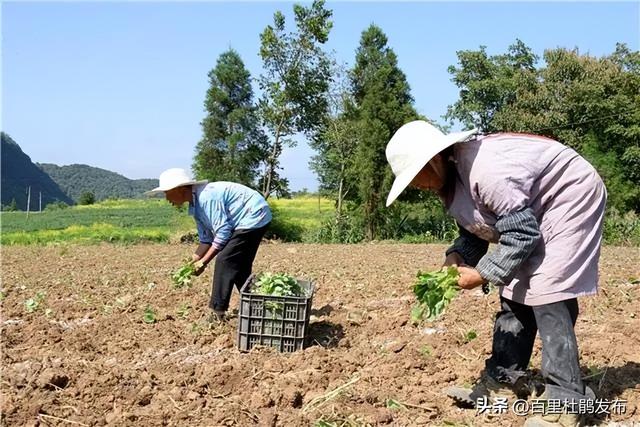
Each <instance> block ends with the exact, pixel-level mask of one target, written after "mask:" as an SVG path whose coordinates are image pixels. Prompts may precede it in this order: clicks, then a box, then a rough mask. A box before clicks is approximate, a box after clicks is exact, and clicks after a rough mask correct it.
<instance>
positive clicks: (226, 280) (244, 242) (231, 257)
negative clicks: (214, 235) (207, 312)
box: [209, 225, 268, 311]
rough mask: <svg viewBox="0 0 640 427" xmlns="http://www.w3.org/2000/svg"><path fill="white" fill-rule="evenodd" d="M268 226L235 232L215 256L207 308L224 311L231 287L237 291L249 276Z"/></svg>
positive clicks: (226, 307)
mask: <svg viewBox="0 0 640 427" xmlns="http://www.w3.org/2000/svg"><path fill="white" fill-rule="evenodd" d="M267 227H268V225H265V226H264V227H261V228H255V229H252V230H236V231H234V232H233V234H232V235H231V239H230V240H229V242H228V243H227V245H226V246H225V247H224V248H223V249H222V251H220V252H219V253H218V255H216V264H215V269H214V271H213V285H212V288H211V300H210V301H209V308H211V309H213V310H218V311H226V310H227V309H228V308H229V300H230V299H231V292H232V291H233V285H236V286H237V288H238V290H240V288H241V287H242V285H244V283H245V282H246V281H247V279H248V278H249V276H250V275H251V267H252V266H253V260H254V259H255V257H256V252H258V246H260V241H261V240H262V236H264V233H265V231H267Z"/></svg>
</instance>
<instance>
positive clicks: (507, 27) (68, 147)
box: [2, 1, 640, 190]
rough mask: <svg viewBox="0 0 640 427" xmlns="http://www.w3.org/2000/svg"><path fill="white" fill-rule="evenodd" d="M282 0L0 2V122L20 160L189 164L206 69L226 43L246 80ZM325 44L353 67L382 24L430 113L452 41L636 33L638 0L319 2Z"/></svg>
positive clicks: (125, 166)
mask: <svg viewBox="0 0 640 427" xmlns="http://www.w3.org/2000/svg"><path fill="white" fill-rule="evenodd" d="M292 4H293V3H292V2H190V3H187V2H65V3H56V2H33V3H30V2H3V3H2V129H3V130H4V131H6V132H7V133H9V134H10V135H11V136H12V137H13V139H15V140H16V142H18V144H20V146H21V147H22V149H23V151H25V152H26V153H27V154H28V155H29V156H30V157H31V159H32V160H33V161H35V162H40V163H56V164H58V165H65V164H72V163H84V164H89V165H91V166H97V167H101V168H104V169H108V170H112V171H115V172H118V173H121V174H123V175H124V176H126V177H129V178H156V177H157V176H158V175H159V174H160V172H162V171H163V170H164V169H167V168H169V167H184V168H187V169H189V168H190V165H191V159H192V156H193V150H194V147H195V144H196V142H197V141H198V140H199V138H200V137H201V134H202V130H201V127H200V121H201V120H202V118H203V117H204V110H203V101H204V96H205V92H206V90H207V87H208V78H207V73H208V72H209V70H210V69H211V68H213V67H214V66H215V63H216V60H217V58H218V56H219V55H220V54H221V53H222V52H224V51H225V50H227V49H229V48H230V47H232V48H233V49H235V50H236V51H238V52H239V54H240V55H241V57H242V59H243V61H244V62H245V65H246V67H247V69H248V70H249V71H250V72H251V74H252V76H253V77H254V78H257V77H258V76H259V75H260V73H261V70H262V69H261V60H260V58H259V56H258V50H259V34H260V33H261V32H262V30H263V29H264V28H265V26H266V25H268V24H271V23H272V16H273V13H274V12H275V11H276V10H281V11H282V12H284V13H285V15H286V16H287V17H288V18H290V17H291V9H292ZM327 7H329V8H331V9H332V10H333V12H334V13H333V21H334V27H333V30H332V32H331V34H330V38H329V42H328V44H327V45H328V46H327V47H328V49H329V50H334V51H335V52H336V56H337V57H338V59H340V60H341V61H343V62H346V63H347V64H348V65H350V66H351V65H353V62H354V57H355V50H356V48H357V47H358V44H359V41H360V35H361V33H362V31H363V30H364V29H365V28H367V27H368V26H369V25H370V24H372V23H375V24H376V25H378V26H379V27H381V28H382V30H383V31H384V32H385V33H386V34H387V36H388V38H389V45H390V47H391V48H393V49H394V51H395V52H396V54H397V55H398V59H399V65H400V67H401V68H402V70H403V71H404V72H405V73H406V75H407V78H408V81H409V84H410V85H411V89H412V94H413V96H414V98H415V100H416V102H415V105H416V108H417V109H418V111H419V112H420V113H422V114H425V115H426V116H428V117H430V118H432V119H436V120H440V121H442V119H441V116H442V115H443V114H445V112H446V109H447V106H448V105H450V104H452V103H453V102H455V101H456V99H457V96H458V91H457V89H456V87H455V86H454V85H453V83H451V81H450V75H449V74H448V73H447V67H448V66H449V65H454V64H456V51H458V50H466V49H478V47H479V46H480V45H486V46H487V50H488V52H489V53H490V54H498V53H503V52H505V51H506V49H507V47H508V46H509V45H510V44H512V43H513V42H514V41H515V39H516V38H519V39H521V40H522V41H524V42H525V44H527V45H528V46H529V47H531V48H532V49H533V50H534V52H535V53H536V54H538V55H542V52H543V51H544V49H547V48H555V47H567V48H574V47H577V48H579V49H580V51H581V52H582V53H589V54H591V55H594V56H602V55H606V54H610V53H611V52H613V50H614V49H615V44H616V42H623V43H627V44H628V45H629V47H630V48H631V49H633V50H638V49H639V44H640V2H638V1H635V2H618V3H614V2H479V1H476V2H362V1H360V2H328V3H327ZM312 154H313V151H312V150H310V149H309V148H308V147H307V146H306V144H305V143H304V141H301V143H300V144H299V145H298V146H297V147H296V148H293V149H287V150H286V151H285V153H284V154H283V157H282V164H283V166H284V176H287V177H288V178H289V179H290V182H291V187H292V189H293V190H298V189H301V188H303V187H306V188H309V189H315V188H316V186H317V182H316V178H315V176H314V174H313V173H312V172H311V171H310V170H309V168H308V160H309V157H310V156H311V155H312Z"/></svg>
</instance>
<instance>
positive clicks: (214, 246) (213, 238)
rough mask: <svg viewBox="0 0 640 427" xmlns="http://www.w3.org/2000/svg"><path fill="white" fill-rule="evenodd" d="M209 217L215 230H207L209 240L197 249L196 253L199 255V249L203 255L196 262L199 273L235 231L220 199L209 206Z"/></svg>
mask: <svg viewBox="0 0 640 427" xmlns="http://www.w3.org/2000/svg"><path fill="white" fill-rule="evenodd" d="M209 218H210V219H211V225H212V226H213V230H212V231H209V230H207V233H206V234H207V242H205V243H204V244H203V243H200V246H198V249H197V250H196V254H195V255H198V251H202V255H201V256H200V258H199V259H198V261H197V264H196V273H197V274H200V273H202V271H204V269H205V268H206V266H207V265H208V264H209V263H210V262H211V260H212V259H213V258H215V256H216V255H217V254H218V253H219V252H220V251H221V250H222V249H223V248H224V247H225V245H226V244H227V242H228V241H229V239H230V238H231V233H232V232H233V229H232V228H231V224H230V223H229V218H228V215H227V210H226V209H225V207H224V205H223V204H222V203H221V202H220V201H215V202H214V203H211V205H210V207H209Z"/></svg>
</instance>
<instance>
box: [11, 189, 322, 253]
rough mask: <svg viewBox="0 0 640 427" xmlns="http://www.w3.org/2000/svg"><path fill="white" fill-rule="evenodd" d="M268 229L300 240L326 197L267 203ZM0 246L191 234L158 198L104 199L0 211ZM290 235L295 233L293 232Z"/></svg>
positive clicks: (179, 212)
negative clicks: (61, 206)
mask: <svg viewBox="0 0 640 427" xmlns="http://www.w3.org/2000/svg"><path fill="white" fill-rule="evenodd" d="M269 204H270V205H271V206H272V207H273V210H274V217H277V218H276V219H274V223H273V226H274V228H275V227H276V223H277V226H278V227H279V228H280V230H281V231H282V230H284V231H287V232H290V234H291V236H289V237H291V238H290V239H289V240H302V239H303V237H304V235H305V234H306V233H311V232H312V231H313V230H315V229H317V228H318V227H320V225H321V223H322V222H323V221H324V220H325V219H326V218H329V217H331V215H332V214H333V202H332V201H331V200H328V199H320V202H318V199H317V198H313V197H304V198H299V199H270V200H269ZM0 224H1V227H2V233H1V234H0V243H1V244H2V245H32V244H38V245H42V244H50V243H88V244H93V243H99V242H114V243H139V242H166V241H169V240H170V239H171V237H172V236H175V235H180V234H186V233H188V232H195V231H196V227H195V224H194V221H193V218H191V217H190V216H189V215H188V214H187V210H186V205H185V207H184V208H182V209H176V208H175V207H173V206H172V205H171V204H170V203H169V202H167V201H166V200H164V199H136V200H105V201H103V202H100V203H96V204H93V205H85V206H71V207H68V208H65V209H51V210H44V211H43V212H31V213H30V214H29V216H28V217H27V214H26V212H2V213H0ZM294 231H295V233H294Z"/></svg>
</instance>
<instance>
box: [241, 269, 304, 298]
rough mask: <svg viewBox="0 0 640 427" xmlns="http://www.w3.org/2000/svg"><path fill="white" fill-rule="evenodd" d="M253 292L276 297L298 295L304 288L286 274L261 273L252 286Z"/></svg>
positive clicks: (300, 294)
mask: <svg viewBox="0 0 640 427" xmlns="http://www.w3.org/2000/svg"><path fill="white" fill-rule="evenodd" d="M253 293H256V294H262V295H273V296H278V297H290V296H295V297H299V296H302V295H304V289H302V287H301V286H300V284H299V283H298V281H297V280H296V279H294V278H293V277H291V276H289V275H288V274H272V273H263V274H262V275H261V276H260V278H259V279H258V280H257V281H256V283H255V285H254V287H253Z"/></svg>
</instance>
